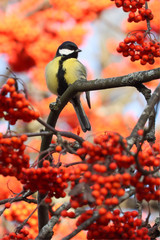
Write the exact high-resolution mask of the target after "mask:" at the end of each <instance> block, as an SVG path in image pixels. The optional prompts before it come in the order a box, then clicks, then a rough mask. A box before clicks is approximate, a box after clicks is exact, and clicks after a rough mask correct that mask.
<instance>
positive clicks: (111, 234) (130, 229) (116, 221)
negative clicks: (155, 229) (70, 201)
mask: <svg viewBox="0 0 160 240" xmlns="http://www.w3.org/2000/svg"><path fill="white" fill-rule="evenodd" d="M93 213H94V210H87V211H86V212H85V213H82V214H81V216H80V217H79V218H78V221H77V223H76V224H77V226H79V225H81V224H82V223H83V222H84V221H86V220H87V219H89V218H91V217H92V216H93ZM137 216H138V212H137V211H131V212H129V211H128V212H124V213H121V215H120V210H119V209H115V210H114V211H108V210H107V209H105V208H100V209H99V218H98V219H97V220H96V221H94V223H92V224H91V225H89V226H88V227H87V230H88V232H87V239H108V240H109V239H117V240H118V239H137V240H140V239H142V238H143V239H146V240H149V239H150V237H149V236H148V234H147V233H148V229H147V228H140V226H141V224H142V220H141V219H139V218H137Z"/></svg>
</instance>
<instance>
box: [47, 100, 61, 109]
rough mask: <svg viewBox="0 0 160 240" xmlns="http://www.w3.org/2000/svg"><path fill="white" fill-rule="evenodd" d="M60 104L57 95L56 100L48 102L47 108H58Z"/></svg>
mask: <svg viewBox="0 0 160 240" xmlns="http://www.w3.org/2000/svg"><path fill="white" fill-rule="evenodd" d="M60 104H61V100H60V97H57V99H56V102H52V103H50V104H49V108H50V110H51V111H52V110H58V109H59V106H60Z"/></svg>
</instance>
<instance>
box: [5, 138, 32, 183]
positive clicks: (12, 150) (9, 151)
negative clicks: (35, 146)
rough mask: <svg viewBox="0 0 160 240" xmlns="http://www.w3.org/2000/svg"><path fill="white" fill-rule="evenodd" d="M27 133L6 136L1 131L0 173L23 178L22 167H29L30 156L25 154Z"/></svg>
mask: <svg viewBox="0 0 160 240" xmlns="http://www.w3.org/2000/svg"><path fill="white" fill-rule="evenodd" d="M26 140H27V136H26V135H22V136H21V137H11V138H5V137H3V135H2V134H1V133H0V174H2V175H3V176H15V177H16V178H18V179H20V178H21V171H22V168H28V167H29V156H28V155H26V154H24V150H25V148H26V146H25V145H24V141H26Z"/></svg>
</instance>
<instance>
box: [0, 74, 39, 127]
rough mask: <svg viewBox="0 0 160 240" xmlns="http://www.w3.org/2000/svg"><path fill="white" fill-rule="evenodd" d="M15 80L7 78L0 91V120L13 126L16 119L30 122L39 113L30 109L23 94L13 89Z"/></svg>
mask: <svg viewBox="0 0 160 240" xmlns="http://www.w3.org/2000/svg"><path fill="white" fill-rule="evenodd" d="M15 83H16V82H15V80H14V79H12V78H9V79H8V80H7V82H6V84H4V85H3V86H2V88H1V90H0V118H2V117H3V118H4V119H5V120H7V121H9V122H10V124H12V125H14V124H15V123H16V121H17V120H18V119H21V120H23V121H24V122H30V121H32V120H35V119H37V118H38V117H39V113H38V112H37V111H34V110H33V109H32V108H31V107H30V103H29V101H28V100H27V99H26V98H25V96H24V94H22V93H20V92H18V91H17V90H16V88H15Z"/></svg>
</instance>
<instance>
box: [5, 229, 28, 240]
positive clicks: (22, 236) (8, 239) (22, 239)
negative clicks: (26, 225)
mask: <svg viewBox="0 0 160 240" xmlns="http://www.w3.org/2000/svg"><path fill="white" fill-rule="evenodd" d="M28 234H29V232H28V231H27V230H25V229H21V230H20V232H19V233H14V232H11V233H10V234H9V235H7V236H4V237H3V238H2V239H1V240H18V239H19V240H28V239H29V238H28V237H27V236H28Z"/></svg>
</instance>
